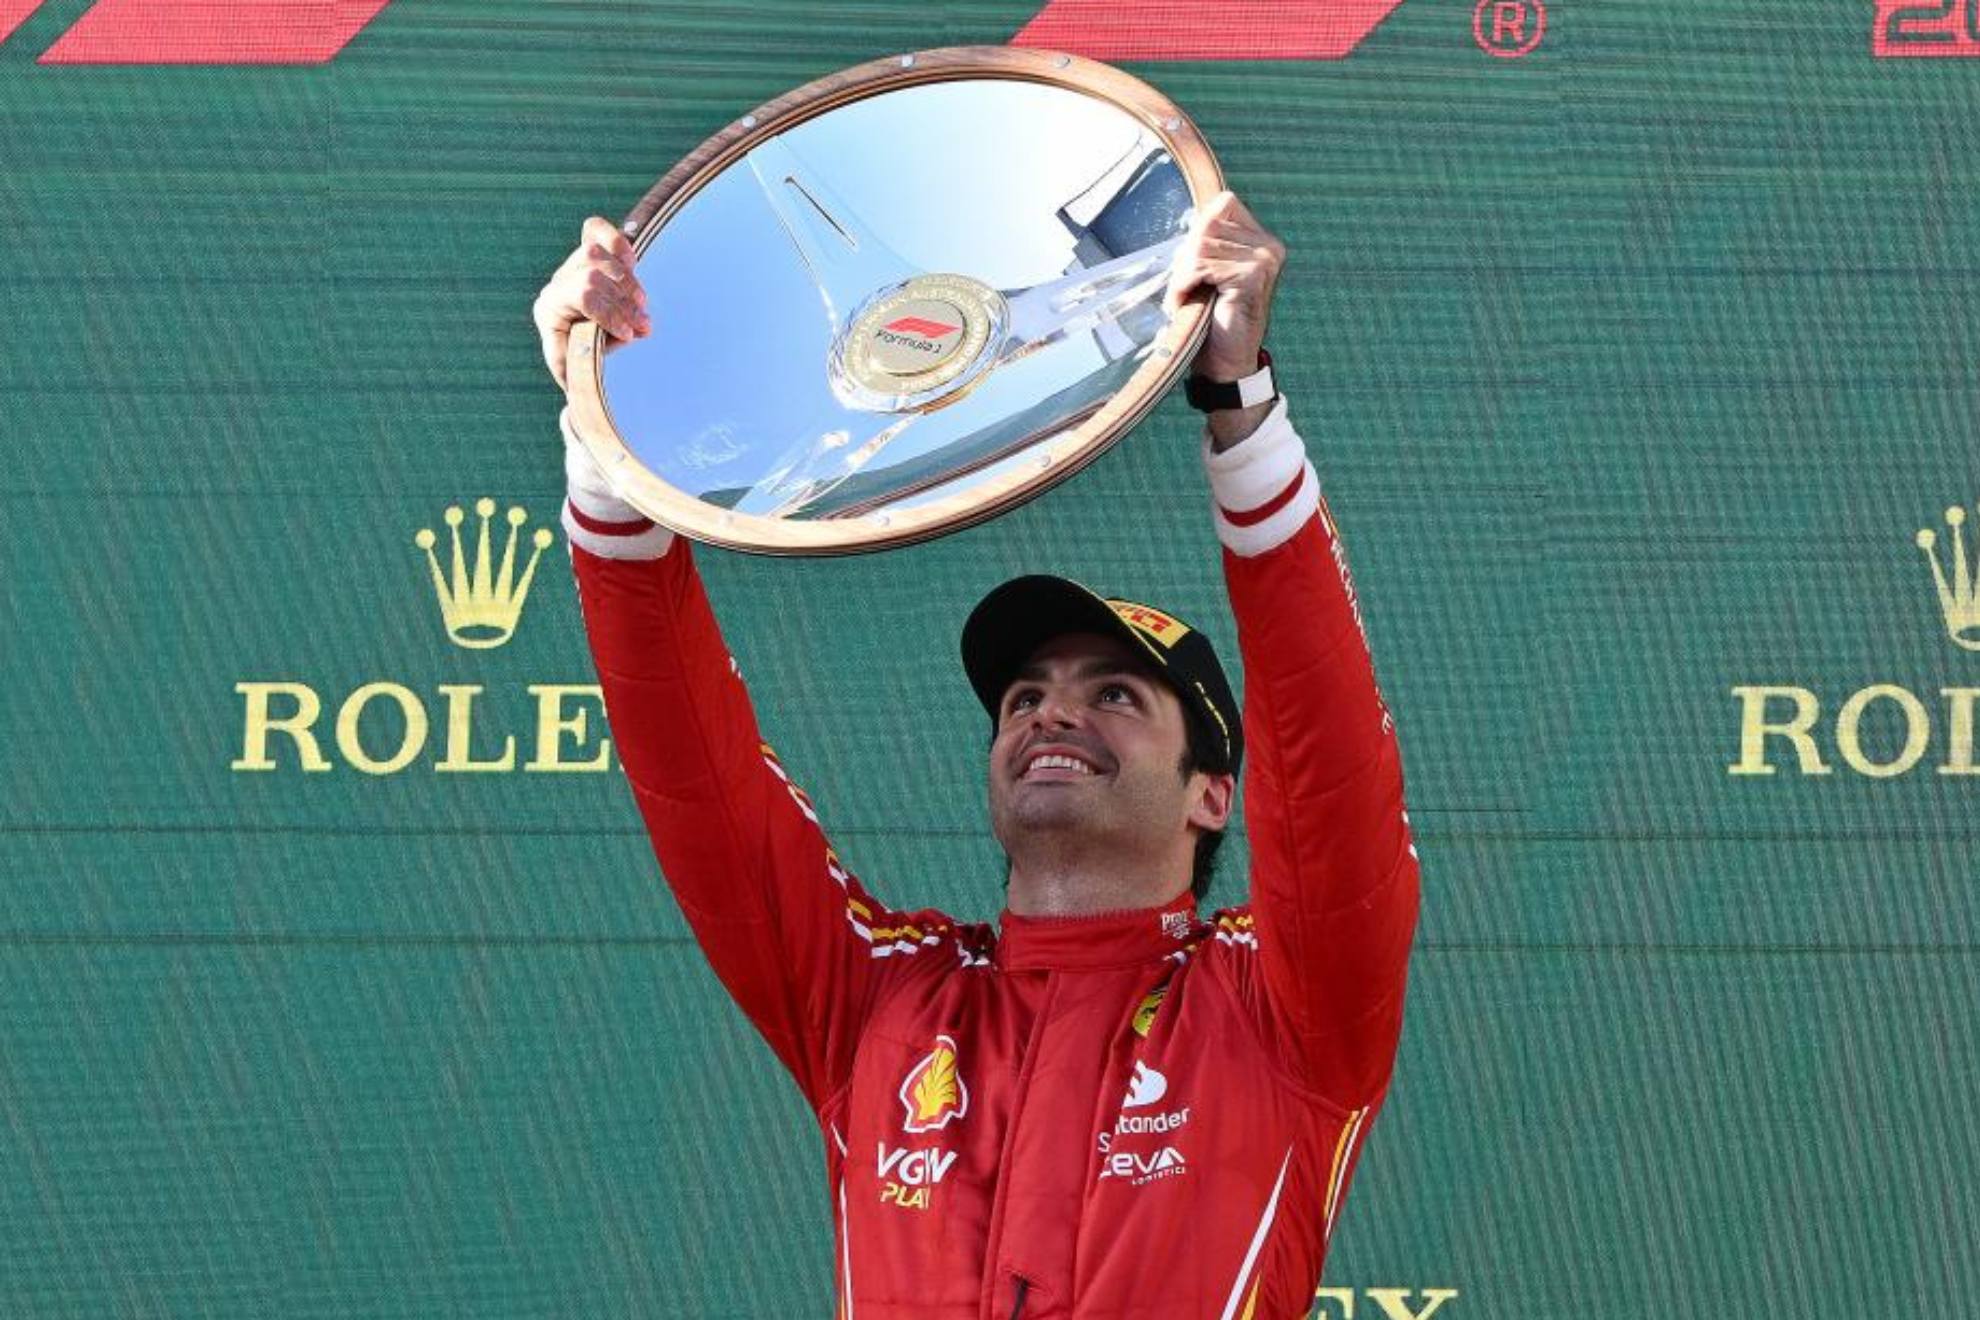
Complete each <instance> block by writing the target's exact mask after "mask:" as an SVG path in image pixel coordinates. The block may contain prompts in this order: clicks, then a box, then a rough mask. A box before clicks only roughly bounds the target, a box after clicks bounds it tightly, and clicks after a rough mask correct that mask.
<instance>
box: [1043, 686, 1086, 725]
mask: <svg viewBox="0 0 1980 1320" xmlns="http://www.w3.org/2000/svg"><path fill="white" fill-rule="evenodd" d="M1031 714H1032V718H1033V719H1035V720H1036V721H1037V722H1038V723H1039V724H1041V725H1043V726H1045V727H1046V728H1052V729H1072V728H1077V727H1079V723H1080V719H1081V716H1080V709H1079V703H1078V702H1075V701H1073V700H1071V699H1070V698H1068V697H1067V696H1065V695H1063V694H1059V693H1052V692H1048V693H1046V694H1045V695H1044V696H1042V697H1040V698H1039V699H1038V706H1037V709H1035V710H1033V711H1032V713H1031Z"/></svg>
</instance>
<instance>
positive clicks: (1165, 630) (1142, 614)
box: [1107, 600, 1190, 647]
mask: <svg viewBox="0 0 1980 1320" xmlns="http://www.w3.org/2000/svg"><path fill="white" fill-rule="evenodd" d="M1107 605H1108V607H1109V608H1110V609H1112V610H1113V611H1114V613H1116V614H1118V615H1120V616H1121V621H1122V622H1123V623H1126V624H1127V625H1128V626H1129V627H1131V628H1133V629H1134V630H1135V631H1136V632H1138V633H1141V634H1142V635H1144V636H1146V637H1147V638H1148V639H1149V640H1150V641H1153V642H1158V643H1160V644H1161V645H1162V646H1164V647H1170V646H1174V645H1175V644H1176V643H1177V642H1179V641H1181V640H1182V639H1183V638H1185V637H1187V636H1189V631H1190V629H1189V625H1188V624H1186V623H1184V622H1183V621H1182V620H1181V619H1178V618H1176V617H1175V616H1174V615H1173V614H1164V613H1163V612H1162V611H1160V610H1158V609H1156V608H1154V607H1153V606H1151V605H1141V604H1137V603H1136V602H1134V601H1131V600H1110V601H1108V602H1107Z"/></svg>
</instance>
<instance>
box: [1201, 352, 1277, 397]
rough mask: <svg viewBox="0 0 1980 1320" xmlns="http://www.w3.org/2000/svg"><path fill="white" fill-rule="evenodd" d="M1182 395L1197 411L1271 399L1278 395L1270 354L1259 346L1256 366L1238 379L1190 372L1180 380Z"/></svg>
mask: <svg viewBox="0 0 1980 1320" xmlns="http://www.w3.org/2000/svg"><path fill="white" fill-rule="evenodd" d="M1183 397H1184V398H1186V399H1188V400H1189V406H1190V407H1192V408H1194V409H1196V410H1197V411H1198V412H1223V411H1225V410H1227V409H1233V408H1250V407H1254V406H1256V405H1258V404H1261V403H1270V402H1271V401H1272V400H1273V399H1276V398H1278V397H1279V386H1278V381H1277V380H1276V379H1274V377H1273V375H1272V355H1271V354H1270V353H1268V352H1266V351H1265V350H1264V349H1263V348H1260V349H1259V350H1258V370H1256V371H1254V372H1252V373H1251V374H1250V375H1249V376H1245V377H1242V378H1240V379H1238V380H1211V379H1209V378H1208V377H1205V376H1191V377H1190V378H1189V379H1188V380H1186V381H1184V382H1183Z"/></svg>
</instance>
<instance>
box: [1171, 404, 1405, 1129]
mask: <svg viewBox="0 0 1980 1320" xmlns="http://www.w3.org/2000/svg"><path fill="white" fill-rule="evenodd" d="M1205 450H1206V452H1205V463H1206V466H1207V467H1208V468H1209V471H1210V481H1211V489H1212V492H1213V495H1214V497H1215V500H1216V504H1217V510H1216V515H1215V517H1216V523H1217V534H1218V539H1219V540H1221V541H1222V542H1223V544H1224V576H1225V581H1226V582H1227V584H1228V586H1229V590H1230V598H1231V611H1232V613H1233V614H1234V615H1235V616H1236V619H1237V625H1238V649H1239V652H1240V654H1241V655H1242V657H1243V660H1244V736H1245V745H1246V747H1247V749H1248V760H1247V764H1246V766H1245V802H1244V811H1245V820H1246V828H1247V834H1248V837H1249V839H1250V843H1251V903H1252V916H1253V920H1254V922H1255V924H1256V929H1257V937H1258V954H1259V958H1260V960H1261V963H1262V968H1263V970H1264V972H1265V979H1266V988H1267V992H1268V994H1269V996H1270V998H1271V1000H1272V1005H1273V1007H1274V1008H1275V1009H1276V1011H1277V1015H1278V1017H1279V1020H1280V1022H1281V1024H1282V1027H1283V1028H1284V1029H1285V1030H1287V1031H1288V1032H1290V1033H1291V1035H1292V1036H1293V1038H1294V1041H1295V1043H1296V1044H1297V1045H1298V1046H1299V1050H1298V1054H1299V1057H1300V1058H1301V1059H1302V1060H1303V1063H1304V1066H1305V1071H1306V1074H1307V1080H1308V1082H1309V1084H1310V1085H1311V1086H1312V1087H1313V1089H1315V1090H1316V1091H1318V1092H1320V1093H1321V1094H1322V1095H1325V1096H1327V1097H1328V1098H1329V1099H1331V1100H1333V1101H1335V1102H1336V1103H1338V1104H1340V1105H1342V1106H1344V1107H1350V1108H1352V1107H1356V1106H1360V1105H1365V1104H1369V1103H1371V1102H1372V1101H1374V1100H1375V1099H1376V1098H1378V1097H1379V1095H1380V1093H1381V1092H1382V1090H1383V1089H1384V1088H1385V1087H1386V1086H1387V1084H1388V1078H1389V1071H1390V1066H1391V1064H1392V1063H1393V1061H1394V1058H1395V1052H1396V1044H1397V1040H1398V1038H1399V1036H1400V1033H1401V1030H1402V1008H1403V990H1404V984H1405V977H1406V972H1407V967H1408V961H1409V949H1410V943H1411V940H1412V938H1413V936H1414V934H1415V930H1416V916H1417V904H1418V878H1417V859H1416V848H1415V845H1414V844H1413V843H1412V841H1411V838H1410V830H1409V817H1408V814H1407V813H1406V812H1405V810H1404V806H1403V777H1402V761H1401V757H1400V754H1399V752H1398V749H1397V745H1396V730H1395V722H1394V720H1393V719H1392V718H1391V717H1390V715H1389V710H1388V707H1387V705H1386V704H1385V703H1384V702H1383V700H1382V695H1381V692H1380V691H1379V690H1378V689H1377V687H1376V684H1375V673H1374V667H1373V664H1372V662H1371V660H1370V657H1369V651H1368V643H1367V637H1366V634H1365V633H1364V631H1363V628H1362V622H1361V609H1360V602H1359V601H1358V600H1357V598H1356V596H1355V591H1354V582H1353V579H1352V578H1351V577H1350V575H1349V573H1348V565H1347V554H1346V551H1345V549H1344V547H1343V545H1342V541H1341V537H1340V532H1339V529H1338V528H1337V527H1336V526H1335V524H1334V521H1333V518H1332V516H1331V514H1330V512H1329V510H1328V508H1327V505H1326V501H1325V500H1324V499H1323V498H1322V497H1321V493H1320V482H1319V478H1318V477H1317V476H1316V475H1315V472H1314V469H1313V466H1312V464H1311V463H1309V462H1308V461H1307V458H1306V449H1305V446H1304V444H1302V443H1301V441H1300V438H1299V436H1298V434H1297V433H1296V432H1295V431H1294V430H1293V428H1292V425H1291V422H1290V421H1289V420H1288V416H1287V409H1286V402H1285V400H1284V399H1281V400H1279V402H1278V404H1277V406H1276V407H1275V408H1274V409H1273V410H1272V413H1271V415H1270V416H1269V417H1268V418H1267V420H1266V421H1265V423H1264V424H1263V425H1261V426H1260V427H1259V428H1258V430H1257V431H1256V432H1255V433H1253V434H1252V435H1250V436H1248V437H1247V438H1246V439H1244V440H1242V441H1240V442H1239V443H1237V444H1236V445H1234V446H1232V447H1230V448H1228V449H1226V450H1224V451H1222V452H1216V451H1214V450H1213V449H1211V448H1210V445H1209V443H1208V441H1207V439H1206V445H1205Z"/></svg>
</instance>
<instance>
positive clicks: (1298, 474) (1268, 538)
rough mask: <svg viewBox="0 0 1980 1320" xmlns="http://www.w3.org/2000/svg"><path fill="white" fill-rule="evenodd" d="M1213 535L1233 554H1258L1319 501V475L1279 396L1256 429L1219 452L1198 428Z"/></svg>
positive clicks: (1282, 538)
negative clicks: (1207, 480)
mask: <svg viewBox="0 0 1980 1320" xmlns="http://www.w3.org/2000/svg"><path fill="white" fill-rule="evenodd" d="M1203 468H1204V471H1206V472H1208V473H1209V475H1210V496H1211V500H1212V501H1213V504H1214V515H1213V516H1214V519H1215V522H1216V527H1217V539H1218V540H1219V541H1222V542H1223V543H1224V544H1225V545H1226V546H1228V547H1230V549H1231V551H1232V552H1233V553H1235V554H1238V555H1243V556H1245V557H1247V558H1248V557H1250V556H1252V555H1262V554H1264V553H1265V552H1266V551H1268V550H1272V549H1276V548H1277V547H1278V546H1281V545H1284V544H1285V543H1286V542H1287V541H1290V540H1291V539H1292V537H1293V534H1294V533H1295V532H1297V531H1298V530H1299V529H1300V528H1301V527H1302V526H1304V525H1305V524H1306V520H1307V519H1308V518H1311V517H1312V516H1313V514H1314V511H1315V510H1317V509H1318V508H1319V507H1320V477H1319V474H1317V473H1316V472H1314V470H1313V465H1312V464H1311V463H1309V462H1308V461H1307V459H1306V442H1305V441H1303V440H1301V439H1300V438H1299V432H1297V431H1295V430H1293V427H1292V422H1291V421H1290V420H1288V418H1287V416H1286V400H1285V398H1284V396H1281V397H1280V399H1279V401H1278V403H1277V404H1276V405H1274V407H1273V408H1272V411H1271V412H1270V413H1269V414H1267V415H1266V418H1265V420H1264V421H1263V422H1261V423H1259V426H1258V429H1257V430H1256V431H1253V432H1252V433H1251V434H1250V435H1248V436H1246V437H1245V438H1244V439H1242V440H1240V441H1238V442H1237V443H1236V444H1234V445H1232V446H1231V447H1230V448H1229V449H1226V450H1225V451H1223V452H1222V453H1217V452H1216V451H1215V450H1213V449H1212V448H1211V436H1210V429H1209V427H1207V426H1206V427H1205V428H1204V430H1203Z"/></svg>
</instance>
